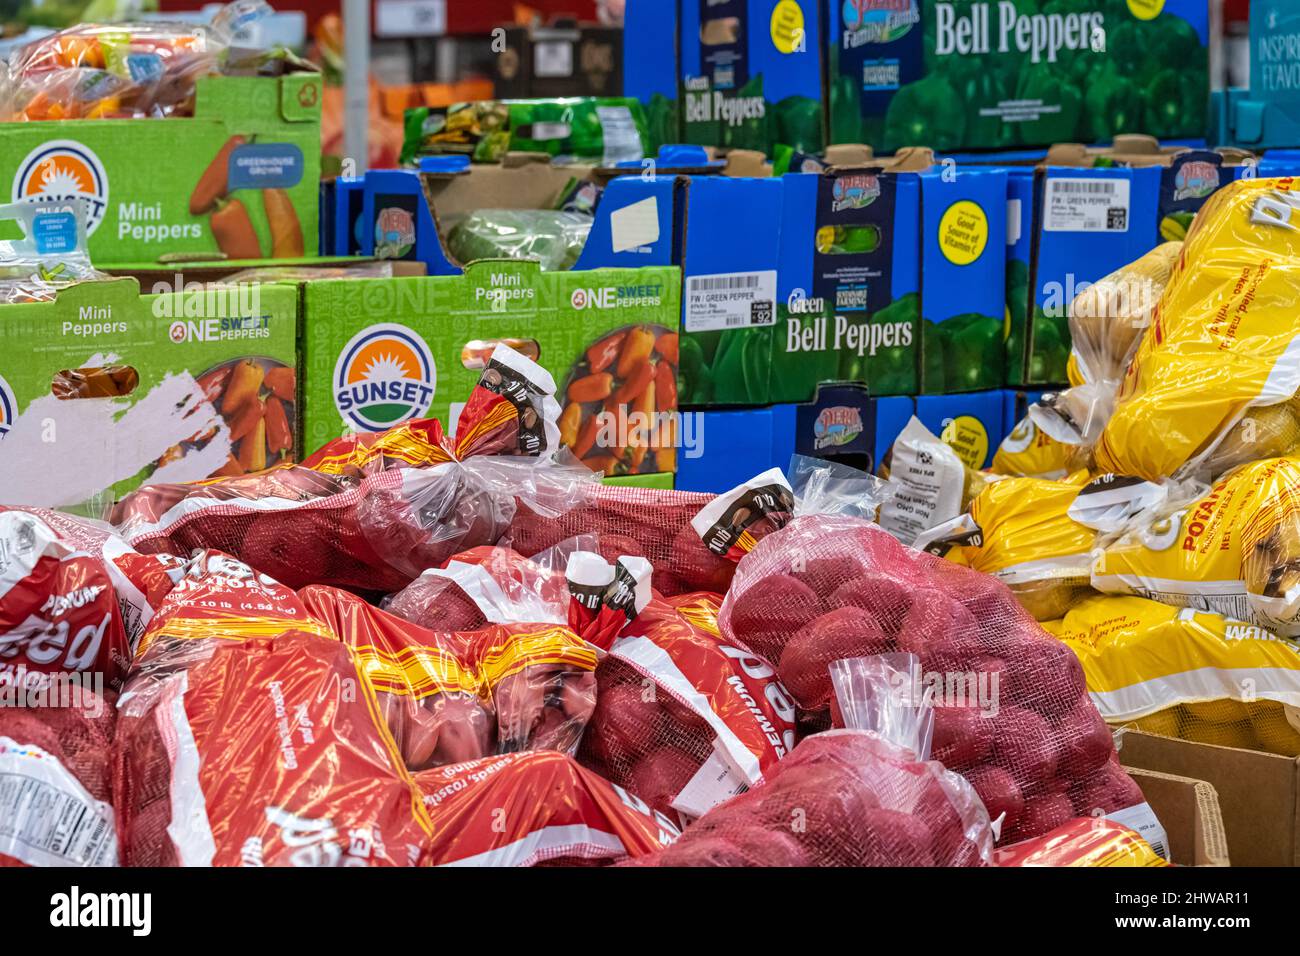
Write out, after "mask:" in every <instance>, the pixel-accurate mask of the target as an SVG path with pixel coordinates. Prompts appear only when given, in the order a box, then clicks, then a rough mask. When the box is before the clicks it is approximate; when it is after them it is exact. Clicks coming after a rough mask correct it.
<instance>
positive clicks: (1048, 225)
mask: <svg viewBox="0 0 1300 956" xmlns="http://www.w3.org/2000/svg"><path fill="white" fill-rule="evenodd" d="M1128 220H1129V181H1128V180H1127V179H1082V178H1079V179H1073V178H1064V177H1063V178H1060V179H1048V180H1047V190H1046V196H1045V197H1044V199H1043V231H1044V232H1128Z"/></svg>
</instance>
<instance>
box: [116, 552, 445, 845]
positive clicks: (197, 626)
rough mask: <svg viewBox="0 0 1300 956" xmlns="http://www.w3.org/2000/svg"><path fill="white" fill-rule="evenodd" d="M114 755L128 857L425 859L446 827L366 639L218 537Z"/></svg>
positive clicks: (164, 617) (130, 695) (169, 602)
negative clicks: (440, 827)
mask: <svg viewBox="0 0 1300 956" xmlns="http://www.w3.org/2000/svg"><path fill="white" fill-rule="evenodd" d="M113 755H114V788H113V789H114V799H115V805H116V809H117V824H118V832H119V834H120V835H121V840H122V847H123V854H124V858H123V862H124V863H126V865H128V866H169V865H182V866H210V865H216V866H376V865H413V864H416V863H419V862H420V860H421V857H422V854H423V852H424V851H423V848H424V846H425V841H426V840H427V839H428V836H429V832H430V827H429V821H428V817H427V814H426V813H425V811H424V806H423V803H422V801H421V800H420V795H419V791H418V790H417V789H416V787H415V785H414V782H413V781H412V779H411V777H410V776H409V774H408V773H407V771H406V769H405V767H404V766H403V764H402V760H401V756H400V754H398V752H397V749H396V747H395V745H394V742H393V739H392V737H391V735H390V734H389V732H388V730H387V728H386V727H385V725H384V721H383V715H382V712H381V711H380V706H379V702H378V701H377V699H376V697H375V693H374V690H373V689H372V687H371V684H370V682H369V681H368V680H367V679H366V676H365V671H364V667H363V665H362V662H361V660H360V658H359V656H358V655H357V654H356V652H355V651H354V650H353V649H352V648H351V647H350V646H349V645H348V644H347V643H346V642H344V641H340V640H339V639H338V638H337V637H336V636H335V635H334V634H332V633H330V632H329V631H328V630H326V629H325V628H324V627H322V626H321V625H320V624H318V623H316V622H313V621H311V620H310V619H309V618H308V616H307V613H306V610H305V608H304V607H303V606H302V604H301V602H299V600H298V598H297V597H296V596H295V595H294V593H293V592H292V591H290V590H289V589H288V588H286V587H284V586H283V585H281V584H278V583H277V582H275V581H274V580H272V579H270V578H268V577H266V576H265V575H260V574H258V573H257V572H255V571H253V570H252V569H251V568H249V567H248V566H247V565H244V564H242V563H240V562H238V561H235V560H234V559H232V558H230V557H228V556H225V555H221V554H217V553H215V552H203V553H201V554H199V555H197V556H196V557H195V558H194V559H193V561H192V562H191V565H190V568H189V569H188V571H187V574H186V576H185V577H184V578H182V580H181V581H180V582H179V583H178V584H177V586H176V588H175V589H174V590H173V591H172V592H171V594H170V595H168V597H167V599H166V601H165V602H164V603H163V605H162V606H161V607H160V608H159V611H158V613H157V615H155V617H154V620H153V622H152V623H151V625H150V628H149V630H148V632H147V633H146V634H145V637H144V639H143V640H142V642H141V650H140V653H139V656H138V657H137V660H136V662H135V665H134V667H133V669H132V672H131V676H130V678H129V679H128V681H127V684H126V686H125V688H124V690H123V693H122V695H121V697H120V698H119V700H118V732H117V738H116V740H115V743H114V749H113Z"/></svg>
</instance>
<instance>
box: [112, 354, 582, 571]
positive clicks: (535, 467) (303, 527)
mask: <svg viewBox="0 0 1300 956" xmlns="http://www.w3.org/2000/svg"><path fill="white" fill-rule="evenodd" d="M553 390H554V389H553V382H552V381H551V379H550V376H549V375H548V374H547V373H546V372H545V371H543V370H542V369H540V368H539V367H538V366H536V365H535V364H534V363H532V362H530V361H529V360H528V359H526V358H524V357H523V356H522V355H520V354H519V353H517V352H515V351H513V350H511V349H509V348H507V347H506V346H498V347H497V349H496V350H495V351H494V352H493V357H492V360H491V361H490V362H489V363H488V364H487V367H486V368H484V369H483V371H482V374H481V377H480V381H479V384H478V386H476V387H475V389H474V391H473V392H472V394H471V395H470V397H469V401H468V402H467V403H466V406H465V408H464V410H463V412H462V413H461V418H460V425H459V429H458V432H457V435H456V438H455V439H452V438H451V437H449V436H448V435H447V434H446V433H445V432H444V431H443V428H442V426H441V424H440V423H439V422H437V421H436V420H432V419H418V420H414V421H410V422H406V423H404V424H401V425H397V426H395V427H393V428H391V429H389V430H387V431H384V432H377V433H362V434H352V435H348V436H345V437H343V438H340V439H336V440H335V441H333V442H330V443H329V444H327V445H325V447H323V448H321V449H320V450H318V451H317V452H316V453H315V454H314V455H311V456H309V457H308V458H307V459H306V460H305V461H304V462H303V463H302V464H301V465H285V466H282V467H276V468H271V469H268V470H267V471H264V472H260V473H258V474H255V475H248V476H244V477H238V478H222V479H214V480H211V481H206V482H197V483H194V484H189V485H151V486H147V487H145V488H142V489H140V490H139V491H137V492H136V493H134V494H133V495H131V496H129V497H128V498H126V499H125V500H124V501H123V502H122V503H121V504H119V505H118V507H117V508H116V509H115V510H114V512H113V521H114V523H115V524H116V525H117V526H118V527H119V529H120V530H121V532H122V533H123V534H124V535H125V536H126V537H127V538H128V539H129V540H131V541H133V542H134V543H135V546H136V547H137V548H140V549H142V550H144V551H148V552H164V553H170V554H179V555H185V554H188V553H189V552H190V550H192V549H194V548H202V547H212V548H216V549H218V550H224V551H226V552H227V553H230V554H233V555H235V556H237V557H239V558H240V559H242V560H244V561H247V562H248V563H249V564H251V565H252V566H254V567H255V568H257V569H258V570H259V571H261V572H263V573H266V574H270V575H272V576H273V577H275V578H276V579H277V580H281V581H284V582H285V583H287V584H289V585H291V586H293V587H305V586H306V585H308V584H330V585H335V586H339V587H353V588H359V589H363V590H370V591H396V590H398V589H400V588H401V587H403V586H405V585H406V584H407V583H408V582H410V581H411V580H412V579H413V578H415V577H416V576H418V575H419V574H420V572H422V571H423V570H425V569H426V568H429V567H434V566H436V565H438V564H440V563H442V562H443V561H445V560H446V559H447V558H448V557H450V556H451V555H453V554H455V553H456V552H457V551H460V550H462V549H463V548H466V547H470V546H473V545H476V544H486V543H491V542H494V541H496V540H497V538H499V537H500V536H501V534H502V533H503V532H504V531H505V530H506V528H507V527H508V526H509V523H510V521H511V519H512V518H513V517H514V516H515V514H516V511H517V510H518V509H517V501H521V500H525V499H527V500H530V501H531V502H532V506H531V507H532V508H533V509H537V510H536V511H534V512H532V513H541V514H547V515H553V514H554V513H555V512H554V511H551V510H548V505H544V504H542V503H540V500H539V499H540V497H542V492H543V489H544V488H545V489H547V492H548V493H547V494H545V498H546V500H547V501H548V502H553V503H555V506H556V507H561V508H562V507H565V506H566V505H565V501H566V499H567V498H568V496H569V494H570V493H571V492H572V486H573V484H574V483H580V482H582V481H588V480H591V478H590V473H589V472H586V471H584V470H581V469H577V468H574V469H567V468H559V467H553V466H552V465H551V464H550V456H551V454H552V453H553V452H554V450H555V448H556V442H557V441H558V437H559V434H558V430H557V428H556V424H555V417H556V415H557V414H558V411H559V409H558V406H556V404H555V400H554V398H553V397H552V394H553Z"/></svg>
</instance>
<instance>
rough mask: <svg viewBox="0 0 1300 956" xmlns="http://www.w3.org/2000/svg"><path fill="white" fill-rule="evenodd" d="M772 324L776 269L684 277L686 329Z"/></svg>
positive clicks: (713, 328) (773, 323)
mask: <svg viewBox="0 0 1300 956" xmlns="http://www.w3.org/2000/svg"><path fill="white" fill-rule="evenodd" d="M775 324H776V270H774V269H773V270H769V271H766V272H728V273H720V274H717V275H705V276H688V277H687V279H686V331H687V332H716V331H719V330H723V329H744V328H750V327H751V326H763V325H775Z"/></svg>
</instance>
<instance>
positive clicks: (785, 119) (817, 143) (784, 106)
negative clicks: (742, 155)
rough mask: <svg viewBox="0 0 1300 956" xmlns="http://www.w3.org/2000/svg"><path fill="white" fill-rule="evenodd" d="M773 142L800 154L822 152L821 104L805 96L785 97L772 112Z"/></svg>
mask: <svg viewBox="0 0 1300 956" xmlns="http://www.w3.org/2000/svg"><path fill="white" fill-rule="evenodd" d="M772 112H773V122H772V135H773V138H774V141H775V142H777V143H783V144H785V145H787V146H793V147H794V148H795V149H797V150H798V151H799V152H801V153H820V152H821V151H822V147H823V145H824V143H823V137H822V104H821V103H819V102H818V101H817V100H813V99H809V98H808V97H806V96H787V97H786V98H785V99H783V100H781V102H779V103H777V104H776V106H775V107H774V108H773V110H772ZM769 152H770V150H769Z"/></svg>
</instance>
